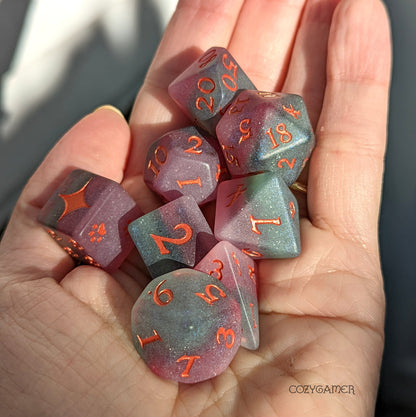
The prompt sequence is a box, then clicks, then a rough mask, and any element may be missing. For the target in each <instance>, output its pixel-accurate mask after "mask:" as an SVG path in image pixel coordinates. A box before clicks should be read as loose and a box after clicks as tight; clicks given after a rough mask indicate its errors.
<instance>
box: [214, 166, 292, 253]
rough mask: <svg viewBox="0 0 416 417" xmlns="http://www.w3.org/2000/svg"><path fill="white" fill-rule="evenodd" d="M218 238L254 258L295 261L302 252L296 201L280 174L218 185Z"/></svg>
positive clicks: (216, 229) (216, 219)
mask: <svg viewBox="0 0 416 417" xmlns="http://www.w3.org/2000/svg"><path fill="white" fill-rule="evenodd" d="M214 233H215V237H216V238H217V239H218V240H228V241H229V242H231V243H232V244H233V245H235V246H236V247H238V248H239V249H240V250H242V251H243V252H244V253H249V254H251V255H252V256H253V257H254V258H262V259H268V258H270V259H272V258H292V257H296V256H298V255H299V253H300V233H299V215H298V205H297V201H296V198H295V197H294V195H293V194H292V193H291V191H290V190H289V188H288V187H287V186H286V184H285V182H284V181H283V179H282V178H280V177H279V176H278V175H276V174H273V173H264V174H258V175H252V176H250V177H245V178H236V179H233V180H230V181H224V182H223V183H221V184H220V185H219V188H218V197H217V207H216V215H215V231H214Z"/></svg>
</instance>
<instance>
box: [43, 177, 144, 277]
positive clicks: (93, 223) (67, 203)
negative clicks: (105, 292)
mask: <svg viewBox="0 0 416 417" xmlns="http://www.w3.org/2000/svg"><path fill="white" fill-rule="evenodd" d="M142 214H143V213H142V211H141V210H140V209H139V208H138V207H137V206H136V204H135V202H134V201H133V199H132V198H131V197H130V196H129V195H128V194H127V192H126V191H125V190H124V189H123V188H122V187H121V185H120V184H118V183H117V182H115V181H112V180H110V179H108V178H104V177H102V176H100V175H95V174H93V173H91V172H88V171H83V170H80V169H77V170H74V171H72V172H71V173H70V174H69V175H68V176H67V177H66V179H65V180H64V181H63V182H62V183H61V185H60V186H59V187H58V189H57V190H56V192H55V193H54V194H53V195H52V196H51V197H50V199H49V200H48V201H47V203H46V204H45V206H44V207H43V208H42V210H41V211H40V213H39V216H38V220H39V221H40V222H41V223H42V224H43V225H44V226H45V227H46V230H47V232H48V233H49V234H50V236H51V237H53V238H54V239H55V240H56V241H57V242H58V243H59V244H60V245H61V246H62V247H63V248H64V250H65V251H66V252H68V253H69V254H70V255H71V256H72V257H73V258H74V259H75V260H77V261H80V262H82V263H87V264H91V265H95V266H100V267H101V268H103V269H104V270H106V271H108V272H112V271H114V270H115V269H117V268H118V267H119V266H120V264H121V263H122V261H123V260H124V259H125V258H126V256H127V255H128V254H129V252H130V251H131V249H132V248H133V247H134V245H133V241H132V240H131V238H130V236H129V234H128V230H127V226H128V224H129V222H131V221H132V220H134V219H136V218H138V217H139V216H141V215H142Z"/></svg>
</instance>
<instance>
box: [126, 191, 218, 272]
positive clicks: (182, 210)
mask: <svg viewBox="0 0 416 417" xmlns="http://www.w3.org/2000/svg"><path fill="white" fill-rule="evenodd" d="M128 230H129V233H130V235H131V237H132V239H133V241H134V243H135V245H136V247H137V249H138V251H139V253H140V255H141V257H142V258H143V261H144V263H145V264H146V266H147V268H148V270H149V272H150V274H151V276H152V277H153V278H155V277H157V276H159V275H162V274H164V273H167V272H170V271H173V270H175V269H179V268H183V267H188V268H192V267H194V266H195V264H196V263H197V262H199V261H200V260H201V259H202V258H203V257H204V256H205V255H206V253H207V252H208V251H209V250H210V249H211V248H212V247H213V246H214V245H215V244H216V243H217V241H216V239H215V238H214V235H213V234H212V231H211V229H210V227H209V225H208V223H207V221H206V220H205V217H204V215H203V214H202V212H201V210H200V208H199V207H198V204H197V203H196V201H195V200H194V199H193V198H192V197H189V196H183V197H180V198H178V199H176V200H174V201H171V202H170V203H167V204H165V205H163V206H162V207H160V208H158V209H157V210H154V211H152V212H150V213H147V214H145V215H144V216H142V217H140V218H139V219H137V220H135V221H134V222H132V223H131V224H130V225H129V227H128Z"/></svg>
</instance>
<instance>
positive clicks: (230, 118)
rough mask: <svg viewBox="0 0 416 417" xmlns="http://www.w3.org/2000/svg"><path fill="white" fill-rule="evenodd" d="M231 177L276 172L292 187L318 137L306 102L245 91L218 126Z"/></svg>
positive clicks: (298, 97) (276, 95) (288, 95)
mask: <svg viewBox="0 0 416 417" xmlns="http://www.w3.org/2000/svg"><path fill="white" fill-rule="evenodd" d="M217 137H218V140H219V142H220V144H221V146H222V149H223V152H224V155H225V158H226V160H227V163H228V169H229V172H230V174H231V176H232V177H237V176H244V175H247V174H249V173H259V172H264V171H271V172H276V173H278V174H279V175H281V176H282V178H284V180H285V182H286V184H288V185H291V184H292V183H293V182H294V181H295V180H296V179H297V178H298V176H299V174H300V172H301V170H302V168H303V167H304V166H305V163H306V161H307V160H308V158H309V156H310V154H311V152H312V149H313V147H314V145H315V136H314V134H313V130H312V126H311V124H310V121H309V117H308V113H307V111H306V107H305V104H304V102H303V99H302V98H301V97H300V96H298V95H295V94H283V93H267V92H262V91H242V92H241V93H240V94H239V95H238V96H237V98H236V99H235V100H234V101H233V103H232V104H231V105H230V107H229V108H228V110H227V112H226V113H225V115H224V117H223V118H222V119H221V121H220V122H219V123H218V125H217Z"/></svg>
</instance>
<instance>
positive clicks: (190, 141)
mask: <svg viewBox="0 0 416 417" xmlns="http://www.w3.org/2000/svg"><path fill="white" fill-rule="evenodd" d="M215 142H216V143H217V145H216V146H217V149H218V150H219V152H221V150H220V148H219V147H218V141H217V140H216V139H214V138H212V137H209V136H208V135H207V134H203V133H202V132H200V131H198V130H197V129H196V128H195V127H193V126H190V127H186V128H183V129H178V130H174V131H172V132H169V133H167V134H165V135H163V136H162V137H161V138H159V139H158V140H156V141H155V142H153V143H152V145H151V146H150V148H149V150H148V152H147V156H146V161H145V168H144V181H145V182H146V184H147V185H148V186H149V188H151V189H152V190H153V191H155V192H156V193H157V194H159V195H160V196H161V197H162V198H163V199H164V200H165V201H171V200H174V199H176V198H178V197H181V196H182V195H190V196H192V197H194V198H195V200H196V202H197V203H198V204H201V205H202V204H205V203H207V202H208V201H211V200H214V199H215V196H216V191H217V184H218V181H219V180H220V179H222V178H223V172H224V171H225V172H226V167H225V161H224V159H223V158H221V159H220V156H219V155H221V156H222V157H223V155H222V152H221V153H220V154H219V153H218V152H217V150H216V149H215V147H214V146H215V145H213V144H214V143H215ZM221 163H222V166H221Z"/></svg>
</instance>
